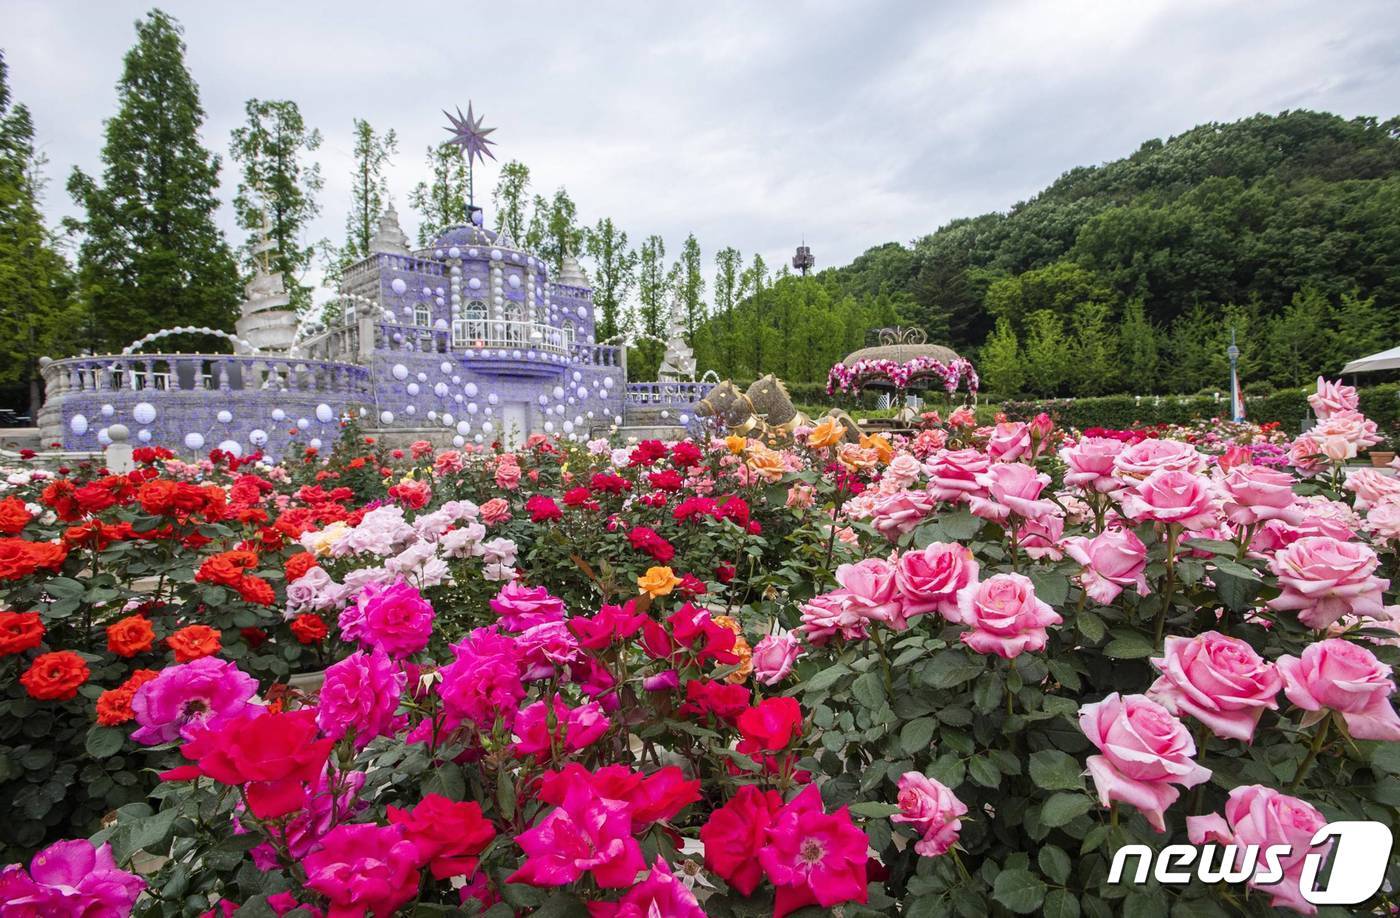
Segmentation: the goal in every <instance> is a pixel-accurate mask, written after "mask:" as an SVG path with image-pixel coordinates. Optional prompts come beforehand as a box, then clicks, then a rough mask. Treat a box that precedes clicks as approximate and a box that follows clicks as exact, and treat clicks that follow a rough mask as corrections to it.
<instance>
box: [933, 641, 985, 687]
mask: <svg viewBox="0 0 1400 918" xmlns="http://www.w3.org/2000/svg"><path fill="white" fill-rule="evenodd" d="M986 671H987V664H986V662H985V661H984V660H982V659H981V658H978V659H972V658H970V657H968V655H967V654H966V653H964V652H963V651H961V650H944V651H942V652H940V653H938V654H936V655H935V656H934V657H933V659H932V660H930V661H929V662H928V664H927V665H926V666H925V667H924V671H923V676H922V678H923V681H924V684H925V685H928V686H929V687H930V688H940V689H942V688H952V687H953V686H955V685H962V684H963V683H964V682H967V681H968V680H969V679H975V678H977V677H978V676H980V675H981V674H982V673H984V672H986Z"/></svg>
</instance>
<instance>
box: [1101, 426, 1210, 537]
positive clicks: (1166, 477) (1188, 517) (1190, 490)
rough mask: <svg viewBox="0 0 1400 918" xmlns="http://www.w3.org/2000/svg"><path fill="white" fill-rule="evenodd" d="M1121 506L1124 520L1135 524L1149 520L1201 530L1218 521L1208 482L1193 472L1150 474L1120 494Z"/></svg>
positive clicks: (1158, 472) (1157, 472)
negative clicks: (1126, 519) (1121, 496)
mask: <svg viewBox="0 0 1400 918" xmlns="http://www.w3.org/2000/svg"><path fill="white" fill-rule="evenodd" d="M1144 442H1152V441H1144ZM1122 505H1123V514H1124V516H1127V517H1128V518H1129V519H1131V520H1135V521H1137V522H1141V521H1143V520H1151V521H1153V522H1156V523H1176V524H1177V525H1179V526H1184V527H1185V528H1187V529H1205V528H1206V527H1208V526H1212V525H1214V524H1215V522H1216V520H1217V519H1218V517H1217V514H1216V512H1215V502H1214V495H1213V494H1212V493H1211V486H1210V479H1208V478H1205V477H1203V476H1201V475H1197V474H1195V473H1194V472H1179V471H1173V470H1170V469H1163V470H1161V471H1156V472H1153V473H1152V474H1151V475H1148V476H1147V478H1145V479H1144V480H1142V481H1141V482H1139V483H1138V485H1137V487H1134V488H1130V489H1128V490H1126V491H1124V492H1123V498H1122Z"/></svg>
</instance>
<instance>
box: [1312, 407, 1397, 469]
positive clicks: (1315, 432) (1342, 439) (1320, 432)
mask: <svg viewBox="0 0 1400 918" xmlns="http://www.w3.org/2000/svg"><path fill="white" fill-rule="evenodd" d="M1308 436H1309V437H1311V438H1312V439H1314V440H1316V441H1317V442H1318V443H1319V444H1321V446H1322V453H1323V455H1325V456H1326V457H1327V458H1328V459H1331V460H1332V461H1333V462H1340V461H1342V460H1344V459H1351V458H1354V457H1355V456H1356V454H1357V453H1358V452H1359V451H1361V450H1363V449H1367V448H1369V447H1372V446H1375V445H1376V444H1377V443H1379V442H1381V435H1380V433H1379V431H1378V429H1377V427H1376V422H1375V421H1373V420H1371V419H1370V418H1368V417H1366V416H1365V415H1364V414H1362V413H1361V412H1359V411H1339V412H1337V413H1336V414H1333V415H1331V416H1330V417H1328V418H1327V419H1326V420H1324V421H1319V422H1318V423H1317V425H1316V426H1314V427H1313V429H1312V430H1310V431H1308Z"/></svg>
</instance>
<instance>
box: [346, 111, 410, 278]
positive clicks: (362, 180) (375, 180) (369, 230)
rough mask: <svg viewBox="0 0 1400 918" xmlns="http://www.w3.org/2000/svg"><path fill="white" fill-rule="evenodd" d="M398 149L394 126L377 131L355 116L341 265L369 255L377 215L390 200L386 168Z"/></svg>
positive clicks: (350, 263) (352, 262) (376, 226)
mask: <svg viewBox="0 0 1400 918" xmlns="http://www.w3.org/2000/svg"><path fill="white" fill-rule="evenodd" d="M398 151H399V138H398V135H396V134H395V133H394V131H393V129H390V130H387V131H385V132H384V133H383V134H380V133H378V132H376V131H375V129H374V126H373V125H371V124H370V123H369V122H368V121H365V120H364V119H362V118H356V119H355V154H354V155H355V168H354V169H353V170H352V172H351V178H352V182H351V189H352V190H351V197H350V213H349V214H348V215H347V216H346V218H345V247H344V248H342V249H341V251H340V263H341V266H342V268H344V267H346V266H348V265H352V264H354V263H355V262H357V261H359V260H360V259H362V258H366V257H368V256H369V254H370V251H369V244H370V242H371V241H372V240H373V239H374V231H375V230H376V229H377V228H378V226H379V215H380V214H381V213H383V212H384V205H385V204H386V203H387V202H388V199H389V180H388V178H387V177H386V176H385V174H384V173H385V170H387V169H388V168H389V160H390V157H392V156H393V155H394V154H395V153H397V152H398Z"/></svg>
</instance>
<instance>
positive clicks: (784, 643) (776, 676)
mask: <svg viewBox="0 0 1400 918" xmlns="http://www.w3.org/2000/svg"><path fill="white" fill-rule="evenodd" d="M801 652H802V648H801V645H800V644H799V643H798V641H797V637H796V636H795V635H794V634H793V633H792V632H791V631H782V632H779V633H778V634H769V635H766V636H765V637H764V638H763V640H761V641H759V642H758V643H757V644H756V645H754V648H753V658H752V659H753V678H754V681H755V682H757V683H758V684H759V685H777V684H778V683H779V682H781V681H783V680H784V679H786V678H787V675H788V673H790V672H792V666H793V664H794V663H795V662H797V655H798V654H799V653H801Z"/></svg>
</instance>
